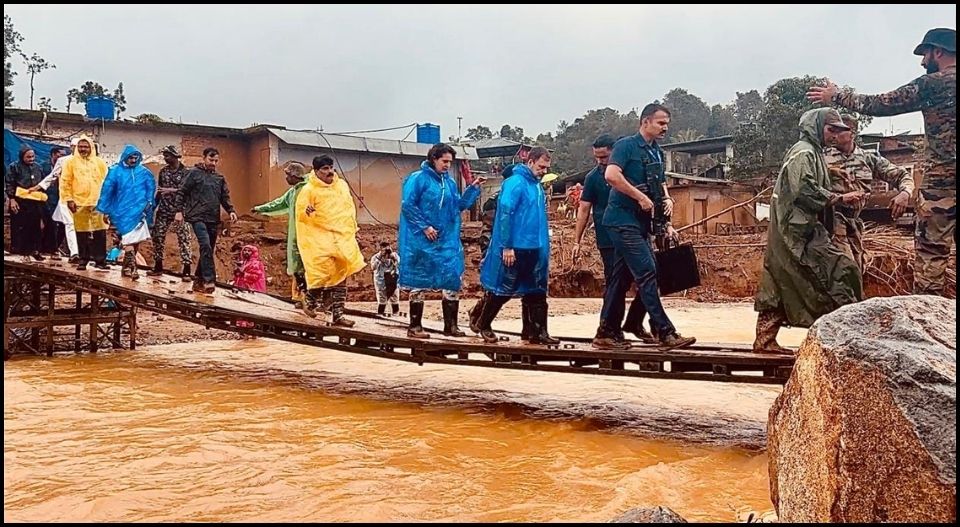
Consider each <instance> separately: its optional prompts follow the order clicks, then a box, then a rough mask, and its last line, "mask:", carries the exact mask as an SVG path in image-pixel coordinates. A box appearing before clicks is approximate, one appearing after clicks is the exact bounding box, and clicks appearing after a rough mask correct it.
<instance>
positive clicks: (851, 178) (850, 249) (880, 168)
mask: <svg viewBox="0 0 960 527" xmlns="http://www.w3.org/2000/svg"><path fill="white" fill-rule="evenodd" d="M843 123H844V124H846V125H847V126H849V127H850V130H849V131H848V132H844V133H842V134H840V136H839V144H838V145H837V146H836V147H832V146H831V147H828V148H826V149H824V151H823V154H824V156H825V157H826V159H827V166H828V168H829V170H830V182H831V183H832V185H831V187H830V190H831V191H833V192H836V193H838V194H846V193H848V192H857V191H859V192H863V194H864V198H863V199H862V200H860V201H859V202H857V203H852V204H850V205H847V204H846V203H837V204H836V205H834V206H833V212H834V214H833V217H834V219H833V239H834V242H835V243H836V244H837V246H838V247H839V248H840V249H841V250H843V252H845V253H847V256H849V257H850V259H852V260H853V261H855V262H857V266H858V267H860V273H861V274H863V268H864V253H863V221H861V220H860V211H862V210H863V206H864V204H865V203H866V195H867V194H869V193H870V192H871V190H872V184H873V178H874V177H876V178H877V179H879V180H881V181H885V182H887V183H889V184H890V185H891V186H893V187H895V188H896V189H897V190H899V191H900V193H899V194H897V196H896V197H895V198H894V199H893V201H891V203H890V209H891V216H893V218H897V217H899V216H900V215H901V214H903V213H904V211H905V210H906V208H907V205H908V203H909V201H910V196H912V195H913V176H912V175H910V173H909V172H907V169H905V168H903V167H898V166H897V165H894V164H893V163H891V162H890V161H888V160H887V159H886V158H884V157H882V156H879V155H877V154H868V153H866V152H864V151H863V150H862V149H861V148H860V147H859V146H857V125H858V123H857V119H856V118H855V117H853V116H852V115H849V114H847V115H844V116H843Z"/></svg>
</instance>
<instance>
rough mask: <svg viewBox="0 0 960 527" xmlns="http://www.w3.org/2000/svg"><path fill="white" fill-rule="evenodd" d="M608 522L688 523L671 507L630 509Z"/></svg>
mask: <svg viewBox="0 0 960 527" xmlns="http://www.w3.org/2000/svg"><path fill="white" fill-rule="evenodd" d="M607 523H687V520H684V519H683V518H682V517H681V516H680V515H679V514H677V513H675V512H673V510H671V509H670V508H669V507H652V508H641V507H637V508H635V509H630V510H628V511H626V512H624V513H623V514H621V515H620V516H617V517H616V518H614V519H612V520H610V521H609V522H607Z"/></svg>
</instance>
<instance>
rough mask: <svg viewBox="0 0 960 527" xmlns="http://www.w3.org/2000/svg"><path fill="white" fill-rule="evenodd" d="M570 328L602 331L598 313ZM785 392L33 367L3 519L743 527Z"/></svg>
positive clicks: (431, 375) (272, 346)
mask: <svg viewBox="0 0 960 527" xmlns="http://www.w3.org/2000/svg"><path fill="white" fill-rule="evenodd" d="M671 315H672V316H673V318H674V319H675V321H676V322H677V325H678V327H680V328H681V331H684V332H686V333H696V334H697V335H698V336H700V337H701V338H702V339H703V340H715V341H716V340H724V341H731V340H732V339H731V338H729V337H731V336H736V335H731V334H730V333H729V330H727V329H725V328H729V327H731V326H730V325H729V324H728V323H725V322H724V320H727V322H729V321H731V320H740V322H738V323H737V324H738V325H739V326H742V325H743V324H747V325H748V326H749V323H747V322H746V321H747V320H749V321H750V322H751V323H752V320H754V319H752V318H749V317H750V315H749V307H746V308H745V307H744V306H739V305H737V306H732V307H727V306H723V307H709V306H708V307H704V308H698V307H694V308H690V309H686V310H684V309H681V310H677V311H671ZM741 317H742V318H741ZM697 319H698V320H700V321H709V323H704V324H698V331H697V332H694V331H692V330H688V329H686V328H689V327H690V326H691V324H692V322H691V321H693V320H697ZM552 324H553V325H552V329H553V331H554V333H558V334H568V335H572V334H589V333H590V332H591V331H592V326H593V325H594V324H595V317H594V316H590V317H586V316H571V317H564V318H562V319H556V320H554V321H553V322H552ZM514 325H515V323H513V322H506V323H504V324H503V325H502V327H504V328H510V327H512V326H514ZM714 326H715V327H714ZM711 328H713V329H711ZM741 330H742V328H741V329H738V330H737V331H741ZM747 333H748V334H749V331H747ZM737 335H739V333H738V334H737ZM799 336H802V332H800V333H797V332H790V333H789V334H788V335H787V336H786V337H787V338H784V339H783V340H782V342H783V343H787V344H796V343H797V342H798V340H799V338H798V337H799ZM711 337H712V338H711ZM737 340H740V341H742V338H738V339H737ZM778 393H779V388H778V387H768V386H748V385H727V384H721V383H716V384H714V383H705V382H690V381H661V380H647V379H622V378H601V377H594V376H587V375H584V376H580V375H571V374H554V373H541V372H518V371H497V370H489V369H483V368H467V367H456V366H435V365H434V366H424V367H419V366H416V365H412V364H406V363H395V362H391V361H387V360H381V359H376V358H370V357H362V356H358V355H350V354H345V353H339V352H335V351H329V350H321V349H316V348H309V347H302V346H296V345H291V344H286V343H280V342H275V341H268V340H257V341H248V342H243V341H223V342H203V343H193V344H176V345H167V346H155V347H150V348H144V349H141V350H138V351H137V352H134V353H129V352H116V353H103V354H100V355H98V356H92V357H91V356H87V355H81V356H73V355H63V356H57V357H55V358H52V359H46V358H35V357H25V358H15V359H13V360H11V361H9V362H6V363H5V364H4V521H460V522H463V521H555V520H559V521H605V520H607V519H610V518H612V517H614V516H615V515H617V514H618V513H620V512H622V511H623V510H625V509H627V508H630V507H636V506H653V505H666V506H669V507H671V508H673V509H674V510H676V511H677V512H679V513H680V514H681V515H683V516H685V517H686V518H687V519H689V520H700V521H709V520H713V521H732V520H733V519H734V512H733V510H734V509H735V508H737V507H749V508H752V509H755V510H760V511H763V510H768V509H770V508H771V505H770V502H769V494H768V483H767V460H766V456H765V455H764V454H763V453H762V451H758V450H757V448H759V447H762V444H763V441H764V439H763V429H764V426H765V420H766V412H767V409H768V408H769V405H770V403H771V402H772V401H773V399H774V398H775V397H776V395H777V394H778Z"/></svg>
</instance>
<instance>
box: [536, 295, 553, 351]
mask: <svg viewBox="0 0 960 527" xmlns="http://www.w3.org/2000/svg"><path fill="white" fill-rule="evenodd" d="M530 311H531V313H530V320H531V321H532V322H533V336H532V338H531V339H530V343H531V344H543V345H546V346H556V345H558V344H560V339H555V338H553V337H551V336H550V333H549V332H547V318H549V315H548V312H547V300H546V299H542V300H538V301H537V302H536V303H534V304H533V305H532V306H530Z"/></svg>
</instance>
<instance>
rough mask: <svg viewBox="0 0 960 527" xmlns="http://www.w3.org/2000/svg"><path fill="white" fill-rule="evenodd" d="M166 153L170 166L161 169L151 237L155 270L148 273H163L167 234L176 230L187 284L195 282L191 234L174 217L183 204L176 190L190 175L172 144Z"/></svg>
mask: <svg viewBox="0 0 960 527" xmlns="http://www.w3.org/2000/svg"><path fill="white" fill-rule="evenodd" d="M160 153H161V154H163V160H164V161H166V163H167V166H165V167H163V168H161V169H160V177H159V180H160V181H159V183H158V185H157V217H156V220H154V222H153V232H152V233H150V237H151V238H153V253H154V254H153V259H154V265H153V269H152V270H151V271H149V272H147V275H149V276H160V275H162V274H163V247H164V245H166V241H167V231H168V230H170V228H173V229H174V231H176V233H177V244H178V245H179V247H180V262H181V263H182V264H183V274H182V275H181V276H182V279H183V281H184V282H189V281H191V280H193V275H192V274H191V273H190V261H191V257H192V255H191V254H190V231H189V230H188V228H189V227H188V226H187V224H186V223H185V222H180V223H177V222H174V221H173V220H174V216H176V214H177V211H178V210H180V209H181V208H182V205H181V204H179V203H177V199H178V196H179V195H180V194H179V193H178V192H177V191H178V190H179V189H180V183H182V182H183V178H184V176H186V175H187V167H185V166H183V163H181V162H180V157H181V156H180V152H178V151H177V148H176V147H175V146H173V145H169V146H165V147H164V148H163V150H160Z"/></svg>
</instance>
